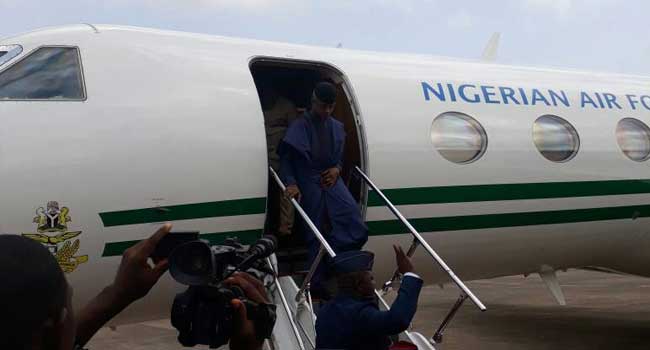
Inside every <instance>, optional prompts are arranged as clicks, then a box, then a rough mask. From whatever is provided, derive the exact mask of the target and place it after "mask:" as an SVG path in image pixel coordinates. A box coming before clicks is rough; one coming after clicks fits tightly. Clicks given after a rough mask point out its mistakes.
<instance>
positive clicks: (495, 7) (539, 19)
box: [0, 0, 650, 75]
mask: <svg viewBox="0 0 650 350" xmlns="http://www.w3.org/2000/svg"><path fill="white" fill-rule="evenodd" d="M0 13H2V14H3V16H2V21H0V37H5V36H8V35H11V34H16V33H20V32H23V31H27V30H32V29H36V28H39V27H43V26H51V25H60V24H71V23H106V24H125V25H134V26H142V27H153V28H161V29H171V30H180V31H188V32H197V33H207V34H217V35H225V36H233V37H243V38H253V39H263V40H271V41H281V42H291V43H300V44H309V45H317V46H329V47H335V46H337V45H339V44H340V45H342V46H343V47H346V48H350V49H362V50H372V51H387V52H407V53H418V54H430V55H436V56H451V57H461V58H480V56H481V53H482V51H483V48H484V47H485V45H486V44H487V42H488V40H489V38H490V36H491V35H492V33H494V32H499V33H501V41H500V45H499V51H498V55H497V60H496V61H497V62H499V63H504V64H517V65H526V66H544V67H563V68H575V69H583V70H592V71H606V72H619V73H629V74H643V75H650V35H648V32H649V31H648V29H649V28H650V22H649V21H648V19H647V13H650V1H645V0H643V1H642V0H625V1H615V0H488V1H486V0H455V1H450V0H446V1H443V0H348V1H345V0H318V1H316V0H56V1H52V0H0Z"/></svg>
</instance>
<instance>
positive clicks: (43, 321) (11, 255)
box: [0, 224, 266, 350]
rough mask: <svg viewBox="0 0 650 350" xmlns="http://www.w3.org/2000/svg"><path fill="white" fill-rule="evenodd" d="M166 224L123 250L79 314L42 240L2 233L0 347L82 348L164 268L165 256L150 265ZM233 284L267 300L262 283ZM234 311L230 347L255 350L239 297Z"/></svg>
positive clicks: (237, 279) (240, 278)
mask: <svg viewBox="0 0 650 350" xmlns="http://www.w3.org/2000/svg"><path fill="white" fill-rule="evenodd" d="M170 229H171V225H170V224H166V225H164V226H163V227H162V228H160V229H159V230H158V231H156V233H154V234H153V235H152V236H151V237H149V238H148V239H145V240H143V241H140V242H139V243H137V244H136V245H134V246H133V247H131V248H129V249H127V250H126V251H125V252H124V255H123V256H122V262H121V263H120V266H119V268H118V271H117V274H116V276H115V280H114V281H113V283H111V284H110V285H108V286H107V287H106V288H104V289H103V290H102V291H101V292H100V293H99V294H98V295H97V296H96V297H95V298H93V299H92V300H91V301H90V302H89V303H88V304H87V305H86V306H85V307H84V308H83V309H82V310H81V312H79V313H78V314H76V313H75V312H74V310H73V307H72V295H73V290H72V287H71V286H70V285H69V284H68V281H67V279H66V277H65V275H64V274H63V271H62V270H61V267H60V266H59V263H58V262H57V260H56V258H55V257H54V256H53V255H52V253H50V252H49V250H48V249H47V248H45V247H44V246H43V245H42V244H40V243H38V242H36V241H34V240H32V239H29V238H26V237H22V236H19V235H9V234H0V280H1V281H2V283H1V284H0V310H1V313H2V317H0V349H7V350H9V349H11V350H72V349H77V348H82V347H83V346H84V345H85V344H86V343H87V342H88V341H89V340H90V338H91V337H92V336H93V335H94V334H95V333H96V332H97V331H98V330H99V329H100V328H101V327H102V326H104V325H105V324H106V322H108V321H109V320H110V319H111V318H113V317H114V316H115V315H117V314H118V313H120V312H121V311H122V310H124V309H125V308H126V307H127V306H129V305H130V304H131V303H133V302H134V301H136V300H138V299H140V298H143V297H144V296H145V295H147V293H149V291H150V290H151V288H153V286H154V285H155V284H156V282H158V279H159V278H160V277H161V276H162V275H163V274H164V273H165V271H167V259H164V260H161V261H156V262H154V264H153V265H150V264H149V263H148V259H149V256H150V255H151V253H152V252H153V251H154V249H155V248H156V245H157V244H158V242H159V241H160V240H161V239H162V238H163V237H164V236H165V235H166V234H168V233H169V231H170ZM226 283H227V284H230V285H237V286H239V287H240V288H242V290H243V291H244V293H245V294H246V296H247V297H248V298H249V299H250V300H253V301H255V302H260V303H261V302H266V292H265V291H264V288H263V286H262V284H261V282H259V281H256V280H254V278H253V277H252V276H250V275H246V274H235V275H233V276H232V277H231V278H229V279H228V280H227V281H226ZM231 304H232V306H233V308H234V309H235V320H234V321H235V330H234V334H233V336H232V338H231V341H230V349H235V350H237V349H238V350H259V349H261V348H262V343H261V342H259V341H257V340H256V336H255V328H254V325H253V322H252V321H249V320H248V319H247V318H246V307H245V306H244V304H243V303H242V302H241V300H238V299H234V300H233V301H232V302H231Z"/></svg>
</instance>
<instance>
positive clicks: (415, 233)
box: [355, 166, 486, 311]
mask: <svg viewBox="0 0 650 350" xmlns="http://www.w3.org/2000/svg"><path fill="white" fill-rule="evenodd" d="M355 170H356V171H357V173H359V175H361V177H362V178H363V180H364V181H365V182H366V183H367V184H368V185H370V187H371V188H372V189H373V191H375V193H377V195H379V198H381V200H382V201H383V202H384V204H386V206H387V207H388V209H390V211H391V212H393V214H395V216H396V217H397V218H398V219H399V220H400V221H401V222H402V224H404V225H405V226H406V227H407V228H408V229H409V231H410V232H411V234H412V235H413V238H414V242H413V245H412V246H411V249H409V253H410V254H409V256H411V255H412V254H413V252H415V248H416V247H417V244H419V245H421V246H422V247H424V249H425V250H426V251H427V253H429V255H430V256H431V257H432V258H433V260H435V262H436V263H437V264H438V265H439V266H440V268H441V269H442V270H444V271H445V272H446V273H447V275H448V276H449V277H450V278H451V280H452V281H453V282H454V283H455V284H456V285H457V286H458V288H460V289H461V290H462V291H463V293H465V294H466V295H467V296H468V297H469V298H470V299H471V300H472V302H473V303H474V305H476V307H478V308H479V310H481V311H485V310H486V307H485V305H483V303H482V302H481V301H480V300H479V299H478V298H477V297H476V295H474V293H472V291H471V290H470V289H469V288H467V286H466V285H465V283H463V281H462V280H461V279H460V278H458V276H456V274H455V273H454V271H453V270H452V269H451V268H450V267H449V266H447V264H446V263H445V261H444V260H443V259H442V258H441V257H440V256H439V255H438V253H436V251H435V250H433V248H431V246H430V245H429V243H427V242H426V241H425V240H424V238H422V235H420V233H419V232H418V231H417V230H416V229H415V228H414V227H413V225H411V223H409V221H408V220H406V218H405V217H404V215H402V213H400V211H399V210H397V208H396V207H395V206H394V205H393V203H392V202H391V201H390V200H389V199H388V198H387V197H386V196H385V195H384V193H383V192H382V191H381V190H380V189H379V187H377V186H376V185H375V184H374V183H373V182H372V180H370V178H369V177H368V175H366V173H364V172H363V170H361V169H360V168H359V167H358V166H355ZM398 276H399V272H398V271H396V273H395V274H394V275H393V279H392V280H391V281H395V280H397V277H398Z"/></svg>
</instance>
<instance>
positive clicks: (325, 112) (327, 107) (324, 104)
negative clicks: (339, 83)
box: [311, 81, 336, 118]
mask: <svg viewBox="0 0 650 350" xmlns="http://www.w3.org/2000/svg"><path fill="white" fill-rule="evenodd" d="M335 105H336V87H335V86H334V84H332V83H328V82H326V81H323V82H320V83H318V84H316V87H315V88H314V92H313V93H312V95H311V112H312V113H313V114H315V115H316V116H317V117H319V118H327V117H328V116H330V115H331V114H332V112H334V106H335Z"/></svg>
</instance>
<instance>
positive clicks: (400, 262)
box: [393, 244, 413, 275]
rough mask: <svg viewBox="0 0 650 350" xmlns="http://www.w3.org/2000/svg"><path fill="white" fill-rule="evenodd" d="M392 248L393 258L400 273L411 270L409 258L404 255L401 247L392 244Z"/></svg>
mask: <svg viewBox="0 0 650 350" xmlns="http://www.w3.org/2000/svg"><path fill="white" fill-rule="evenodd" d="M393 250H395V260H396V261H397V270H398V271H399V273H401V274H402V275H403V274H405V273H407V272H413V264H412V263H411V259H410V258H409V257H408V256H406V254H405V253H404V251H403V250H402V247H400V246H398V245H395V244H393Z"/></svg>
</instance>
